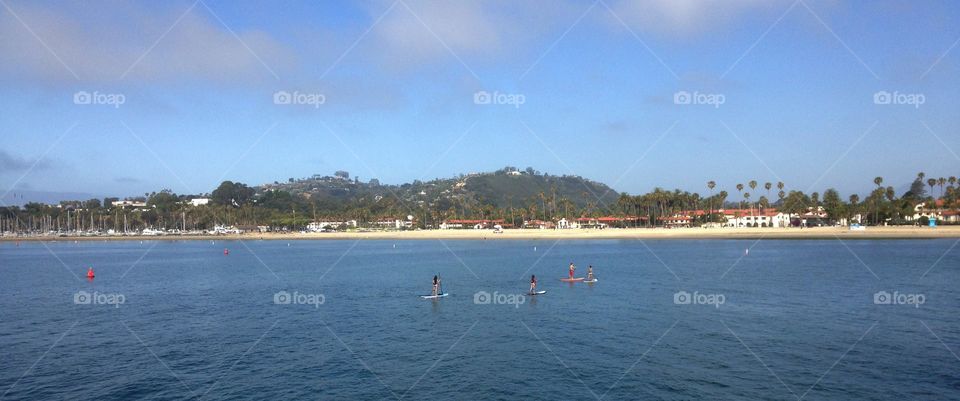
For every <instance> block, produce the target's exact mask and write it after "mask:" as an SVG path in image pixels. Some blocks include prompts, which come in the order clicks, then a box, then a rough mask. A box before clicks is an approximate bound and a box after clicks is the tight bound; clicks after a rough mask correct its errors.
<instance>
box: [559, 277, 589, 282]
mask: <svg viewBox="0 0 960 401" xmlns="http://www.w3.org/2000/svg"><path fill="white" fill-rule="evenodd" d="M583 279H584V278H583V277H576V278H562V279H560V281H565V282H568V283H575V282H578V281H583Z"/></svg>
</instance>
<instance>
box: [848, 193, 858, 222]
mask: <svg viewBox="0 0 960 401" xmlns="http://www.w3.org/2000/svg"><path fill="white" fill-rule="evenodd" d="M859 202H860V195H857V194H852V195H850V209H849V210H848V214H849V215H850V218H853V214H854V213H856V209H857V203H859Z"/></svg>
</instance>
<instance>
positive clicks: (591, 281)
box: [584, 279, 599, 284]
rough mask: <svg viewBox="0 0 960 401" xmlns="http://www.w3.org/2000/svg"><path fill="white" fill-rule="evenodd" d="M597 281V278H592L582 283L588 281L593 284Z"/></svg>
mask: <svg viewBox="0 0 960 401" xmlns="http://www.w3.org/2000/svg"><path fill="white" fill-rule="evenodd" d="M597 281H599V280H597V279H593V280H586V281H584V283H590V284H593V283H596V282H597Z"/></svg>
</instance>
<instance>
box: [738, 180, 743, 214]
mask: <svg viewBox="0 0 960 401" xmlns="http://www.w3.org/2000/svg"><path fill="white" fill-rule="evenodd" d="M737 192H739V193H743V184H737ZM740 209H743V203H740Z"/></svg>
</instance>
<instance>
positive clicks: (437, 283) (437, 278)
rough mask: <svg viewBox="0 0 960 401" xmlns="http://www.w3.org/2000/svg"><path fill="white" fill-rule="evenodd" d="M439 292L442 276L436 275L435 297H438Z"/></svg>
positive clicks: (434, 279) (434, 280)
mask: <svg viewBox="0 0 960 401" xmlns="http://www.w3.org/2000/svg"><path fill="white" fill-rule="evenodd" d="M439 291H440V276H439V275H434V276H433V296H437V294H439Z"/></svg>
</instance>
